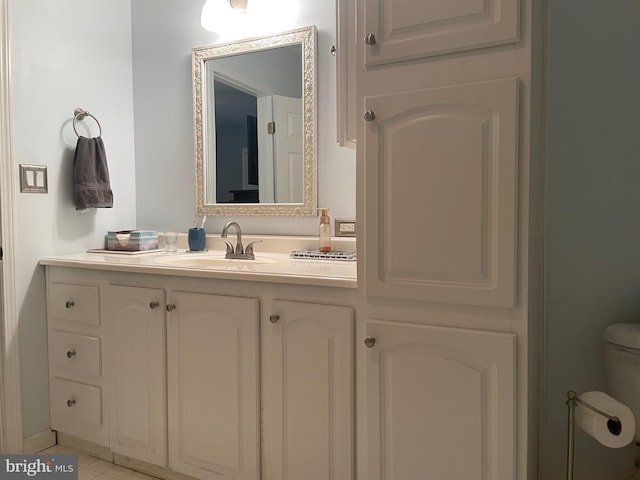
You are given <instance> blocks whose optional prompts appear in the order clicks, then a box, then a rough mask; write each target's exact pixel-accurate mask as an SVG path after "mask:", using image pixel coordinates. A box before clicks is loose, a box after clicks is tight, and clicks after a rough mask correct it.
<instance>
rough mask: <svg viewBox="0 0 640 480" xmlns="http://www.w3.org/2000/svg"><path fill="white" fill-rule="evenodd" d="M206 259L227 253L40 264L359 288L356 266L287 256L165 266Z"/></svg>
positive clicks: (83, 256) (63, 258) (79, 257)
mask: <svg viewBox="0 0 640 480" xmlns="http://www.w3.org/2000/svg"><path fill="white" fill-rule="evenodd" d="M205 255H208V256H210V258H215V259H223V258H224V253H223V252H222V251H219V250H212V251H207V252H203V253H188V252H186V251H185V250H184V249H181V250H178V253H175V254H167V253H165V252H164V250H158V251H157V252H153V253H144V254H137V255H130V254H122V253H120V254H119V253H88V252H87V253H76V254H70V255H55V256H50V257H45V258H42V259H41V260H40V264H41V265H49V266H58V267H72V268H87V269H92V270H110V271H118V272H134V273H147V274H154V275H173V276H184V277H200V278H219V279H229V280H245V281H252V282H271V283H291V284H296V285H317V286H326V287H341V288H356V262H344V261H334V260H300V259H292V258H290V257H289V255H288V254H286V253H271V252H261V253H257V252H256V262H255V263H251V261H250V260H244V261H241V262H237V263H238V264H237V265H236V264H234V265H221V266H215V267H197V266H182V265H179V266H178V265H175V264H163V263H161V262H164V261H169V262H170V261H174V260H175V259H176V258H178V257H184V258H187V257H188V258H196V257H197V256H205ZM169 257H171V258H169ZM261 259H263V260H269V262H268V263H260V260H261Z"/></svg>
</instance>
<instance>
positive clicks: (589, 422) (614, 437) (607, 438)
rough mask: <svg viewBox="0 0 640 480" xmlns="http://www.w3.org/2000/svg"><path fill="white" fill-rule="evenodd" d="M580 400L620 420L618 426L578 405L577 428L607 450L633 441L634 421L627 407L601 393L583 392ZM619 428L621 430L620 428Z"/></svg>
mask: <svg viewBox="0 0 640 480" xmlns="http://www.w3.org/2000/svg"><path fill="white" fill-rule="evenodd" d="M580 400H582V401H584V402H586V403H588V404H589V405H592V406H594V407H596V408H597V409H599V410H601V411H603V412H605V413H607V414H609V415H611V416H614V417H618V418H619V419H620V425H616V422H614V421H611V420H609V419H608V418H607V417H603V416H602V415H599V414H598V413H596V412H594V411H593V410H590V409H589V408H587V407H585V406H583V405H581V404H580V403H578V406H577V407H576V423H577V424H578V426H579V427H580V428H581V429H582V430H584V431H585V432H587V433H588V434H589V435H591V436H592V437H593V438H595V439H596V440H598V441H599V442H600V443H601V444H603V445H604V446H606V447H609V448H621V447H625V446H627V445H629V444H630V443H631V442H632V441H633V437H634V436H635V433H636V421H635V417H634V416H633V412H632V411H631V409H629V407H627V406H626V405H624V404H622V403H620V402H619V401H617V400H616V399H615V398H613V397H610V396H609V395H607V394H606V393H603V392H585V393H583V394H582V395H580ZM620 427H621V428H620Z"/></svg>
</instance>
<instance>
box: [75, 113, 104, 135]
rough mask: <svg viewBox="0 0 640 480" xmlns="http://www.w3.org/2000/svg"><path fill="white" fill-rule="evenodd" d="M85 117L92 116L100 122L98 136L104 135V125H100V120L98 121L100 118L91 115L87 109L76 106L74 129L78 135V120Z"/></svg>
mask: <svg viewBox="0 0 640 480" xmlns="http://www.w3.org/2000/svg"><path fill="white" fill-rule="evenodd" d="M85 117H91V118H93V119H94V120H95V122H96V123H97V124H98V130H99V133H98V136H99V137H101V136H102V125H100V122H99V121H98V119H97V118H96V117H94V116H93V115H91V114H90V113H89V112H87V111H86V110H83V109H82V108H76V109H75V110H74V111H73V131H74V132H76V135H77V136H78V137H80V134H79V133H78V129H77V128H76V121H78V120H84V119H85Z"/></svg>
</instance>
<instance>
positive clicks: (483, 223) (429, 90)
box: [353, 0, 532, 480]
mask: <svg viewBox="0 0 640 480" xmlns="http://www.w3.org/2000/svg"><path fill="white" fill-rule="evenodd" d="M356 18H357V22H356V23H357V27H356V35H355V37H356V38H355V45H354V47H353V48H354V49H355V51H356V58H357V62H356V92H357V95H356V105H357V109H356V110H358V109H359V111H357V112H356V116H357V117H356V122H357V125H358V127H357V139H356V142H357V162H358V172H359V176H358V186H357V187H358V188H357V202H358V204H357V207H358V221H359V231H360V232H362V235H361V236H359V237H358V257H359V260H360V261H359V264H358V279H359V283H358V290H359V303H358V317H359V318H358V322H357V333H356V355H357V359H358V389H357V398H358V401H357V418H358V430H357V431H358V439H359V442H358V446H359V450H358V479H359V480H394V479H399V478H401V479H403V480H419V479H424V478H437V479H439V480H458V479H460V478H465V479H477V480H513V479H521V480H524V478H526V475H527V470H528V469H529V466H528V464H527V449H528V448H530V445H529V444H528V437H529V434H528V423H527V422H528V418H527V408H528V402H527V398H528V383H527V374H528V372H527V368H528V361H529V350H528V341H529V315H530V305H529V301H530V298H529V296H530V288H529V275H530V272H529V269H528V266H529V261H530V258H529V256H530V251H529V243H528V242H529V238H528V231H529V227H530V225H529V222H530V216H529V188H530V185H529V182H530V176H529V166H530V163H529V153H528V149H529V142H530V126H531V122H530V111H531V64H532V54H531V51H532V40H531V37H530V36H531V32H530V30H529V28H528V27H527V28H521V26H522V25H529V24H530V22H531V18H532V13H531V5H530V4H529V1H528V0H506V1H493V0H489V1H475V0H447V1H434V2H415V1H412V0H356Z"/></svg>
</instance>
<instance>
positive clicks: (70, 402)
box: [67, 398, 76, 407]
mask: <svg viewBox="0 0 640 480" xmlns="http://www.w3.org/2000/svg"><path fill="white" fill-rule="evenodd" d="M75 404H76V399H75V398H72V399H70V400H67V407H73V406H74V405H75Z"/></svg>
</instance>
